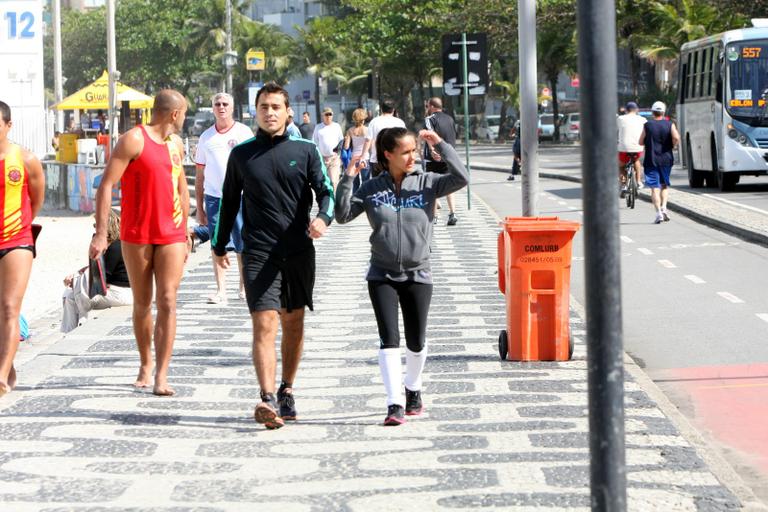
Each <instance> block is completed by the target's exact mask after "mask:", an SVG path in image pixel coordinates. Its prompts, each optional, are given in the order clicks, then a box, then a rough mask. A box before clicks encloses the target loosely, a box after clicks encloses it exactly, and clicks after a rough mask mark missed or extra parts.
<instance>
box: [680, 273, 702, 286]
mask: <svg viewBox="0 0 768 512" xmlns="http://www.w3.org/2000/svg"><path fill="white" fill-rule="evenodd" d="M685 278H686V279H687V280H689V281H691V282H692V283H695V284H704V283H706V281H705V280H703V279H702V278H700V277H699V276H694V275H693V274H691V275H687V276H685Z"/></svg>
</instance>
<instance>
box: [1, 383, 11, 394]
mask: <svg viewBox="0 0 768 512" xmlns="http://www.w3.org/2000/svg"><path fill="white" fill-rule="evenodd" d="M10 390H11V388H10V387H9V386H8V384H6V383H5V382H0V396H3V395H5V394H6V393H8V392H9V391H10Z"/></svg>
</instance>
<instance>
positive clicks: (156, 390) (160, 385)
mask: <svg viewBox="0 0 768 512" xmlns="http://www.w3.org/2000/svg"><path fill="white" fill-rule="evenodd" d="M152 394H153V395H157V396H173V395H175V394H176V391H175V390H174V389H173V388H172V387H171V386H169V385H168V381H167V380H166V378H165V377H159V376H155V385H154V387H153V388H152Z"/></svg>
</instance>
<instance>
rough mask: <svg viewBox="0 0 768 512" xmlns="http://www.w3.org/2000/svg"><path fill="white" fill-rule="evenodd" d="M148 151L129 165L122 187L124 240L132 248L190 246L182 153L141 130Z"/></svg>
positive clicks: (122, 238) (144, 151) (121, 217)
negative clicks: (184, 207) (182, 194)
mask: <svg viewBox="0 0 768 512" xmlns="http://www.w3.org/2000/svg"><path fill="white" fill-rule="evenodd" d="M140 129H141V133H142V135H143V136H144V149H143V150H142V151H141V155H139V157H138V158H137V159H136V160H133V161H132V162H130V163H129V164H128V167H127V168H126V170H125V172H124V173H123V177H122V179H121V182H120V185H121V188H122V202H121V212H120V239H121V240H122V241H124V242H128V243H132V244H173V243H178V242H186V240H187V233H186V223H185V222H184V218H183V217H184V214H183V212H182V209H181V198H180V197H179V182H180V180H183V179H185V176H184V166H183V165H182V163H181V153H180V152H179V148H178V147H177V146H176V144H175V143H174V142H173V141H171V140H167V141H166V142H165V143H164V144H158V143H157V142H155V141H153V140H152V138H151V137H150V136H149V135H148V134H147V131H146V130H145V129H144V127H143V126H140Z"/></svg>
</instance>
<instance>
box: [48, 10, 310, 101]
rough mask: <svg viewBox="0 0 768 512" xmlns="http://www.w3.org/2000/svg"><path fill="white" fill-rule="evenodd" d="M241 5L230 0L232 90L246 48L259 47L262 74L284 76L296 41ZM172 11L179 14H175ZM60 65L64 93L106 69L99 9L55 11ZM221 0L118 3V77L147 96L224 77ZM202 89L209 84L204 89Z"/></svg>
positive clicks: (292, 66) (238, 83) (294, 65)
mask: <svg viewBox="0 0 768 512" xmlns="http://www.w3.org/2000/svg"><path fill="white" fill-rule="evenodd" d="M248 5H249V2H246V1H238V0H235V1H234V2H233V6H234V8H233V15H232V32H233V48H234V49H235V50H236V51H237V52H238V56H239V61H238V65H236V66H235V68H234V69H233V77H234V85H235V90H236V92H239V93H240V94H244V90H245V85H246V83H247V82H248V81H249V78H250V77H249V76H248V74H247V72H246V70H245V64H244V62H245V61H244V58H245V53H246V51H247V50H248V49H249V48H252V47H254V48H258V49H263V50H264V51H265V52H267V55H268V56H269V58H268V59H267V66H268V67H267V71H266V74H268V75H269V76H270V77H272V78H274V79H278V80H281V81H283V82H284V81H286V80H287V79H288V77H289V76H291V74H293V73H295V72H296V71H297V70H298V62H299V59H298V57H297V53H298V52H297V48H298V44H297V42H296V41H295V40H294V39H292V38H291V37H289V36H288V35H286V34H284V33H282V32H280V31H278V30H277V29H276V28H274V27H271V26H268V25H264V24H262V23H258V22H255V21H253V20H251V19H250V18H248V17H247V16H246V15H245V10H246V9H247V8H248ZM179 13H186V16H180V15H179ZM62 14H63V15H62V49H63V51H62V70H63V74H64V76H65V77H67V81H66V83H65V92H66V93H67V94H71V93H73V92H75V91H76V90H78V89H80V88H82V87H84V86H86V85H88V84H89V83H90V82H92V81H93V80H95V79H96V78H98V77H99V76H100V75H101V73H102V72H103V70H105V69H106V67H107V51H106V48H107V45H106V11H105V9H104V8H98V9H92V10H87V11H85V12H81V11H78V10H70V9H65V10H64V11H63V13H62ZM224 17H225V3H224V0H213V1H211V0H163V1H162V2H157V1H154V0H120V1H119V2H118V3H117V9H116V12H115V38H116V41H117V47H116V49H117V52H116V53H117V67H118V70H120V72H121V80H122V81H123V82H124V83H126V84H128V85H131V86H133V87H136V88H138V89H143V90H145V91H146V92H148V93H153V92H156V91H157V90H159V89H162V88H166V87H171V88H174V89H177V90H179V91H181V92H182V93H184V94H189V93H190V90H191V89H192V88H198V89H199V88H200V86H201V85H202V86H203V88H207V89H208V92H211V91H212V90H218V88H219V87H220V83H221V80H222V77H223V75H224V66H223V61H222V57H223V53H224V50H225V47H226V46H225V40H226V35H225V30H224ZM52 48H53V43H52V35H51V34H48V36H47V38H46V66H47V70H48V71H47V72H46V80H48V85H49V86H50V87H52V85H53V72H52V69H53V57H52V54H53V51H52ZM208 86H210V88H208Z"/></svg>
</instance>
